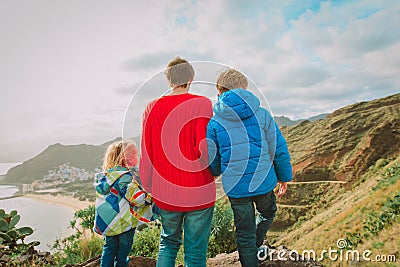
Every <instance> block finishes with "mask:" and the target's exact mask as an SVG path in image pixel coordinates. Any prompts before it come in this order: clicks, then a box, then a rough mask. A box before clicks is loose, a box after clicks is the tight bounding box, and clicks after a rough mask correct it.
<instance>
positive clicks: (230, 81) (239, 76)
mask: <svg viewBox="0 0 400 267" xmlns="http://www.w3.org/2000/svg"><path fill="white" fill-rule="evenodd" d="M247 85H248V83H247V78H246V76H244V74H243V73H241V72H240V71H238V70H235V69H227V70H225V71H223V72H221V73H220V74H219V75H218V77H217V84H216V86H217V89H218V91H219V92H220V93H223V92H226V91H229V90H231V89H234V88H242V89H247Z"/></svg>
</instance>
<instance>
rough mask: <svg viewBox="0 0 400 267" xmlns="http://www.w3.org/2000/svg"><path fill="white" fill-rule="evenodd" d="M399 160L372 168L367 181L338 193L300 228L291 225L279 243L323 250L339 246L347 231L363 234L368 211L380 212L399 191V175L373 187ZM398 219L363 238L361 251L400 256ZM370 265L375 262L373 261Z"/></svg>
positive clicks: (328, 262)
mask: <svg viewBox="0 0 400 267" xmlns="http://www.w3.org/2000/svg"><path fill="white" fill-rule="evenodd" d="M396 162H397V163H400V157H398V158H397V159H396V160H394V161H392V162H391V163H390V164H388V165H387V166H385V167H384V168H383V169H380V170H379V171H376V170H371V171H370V172H369V173H367V174H366V175H365V176H364V178H365V181H364V182H361V183H360V184H359V185H358V186H356V187H354V188H353V189H352V190H349V191H346V192H344V193H343V194H338V197H337V199H334V200H332V204H331V205H330V207H328V208H325V209H322V210H321V212H320V213H318V214H317V215H316V216H314V217H313V218H312V219H311V220H308V221H305V222H304V223H303V224H302V225H301V226H300V227H298V228H297V229H294V230H293V229H292V230H291V231H288V233H286V234H284V235H282V234H281V235H280V237H281V238H280V239H279V240H278V242H277V243H280V244H284V245H285V246H288V247H290V248H291V249H295V250H298V251H302V250H305V249H314V250H315V251H317V252H320V251H321V250H323V249H329V247H332V249H337V247H336V242H337V240H338V239H339V238H346V237H347V236H346V233H348V232H349V233H351V234H352V235H350V237H352V236H354V234H357V233H360V235H361V236H363V235H364V234H365V233H366V230H365V229H364V223H365V222H366V221H367V220H368V215H367V214H368V213H371V212H372V211H377V212H378V213H379V212H380V211H381V209H382V205H383V203H385V202H386V200H387V197H391V198H393V197H394V196H395V195H396V194H397V195H399V189H400V179H397V182H396V183H394V184H391V185H385V186H383V187H382V188H380V189H377V190H375V191H374V190H373V187H375V186H377V185H378V182H379V180H381V179H382V172H383V171H384V170H385V169H387V168H388V167H390V166H393V165H394V164H395V163H396ZM399 223H400V220H399V217H397V221H395V222H394V223H393V224H392V225H387V226H385V228H384V229H383V230H382V231H380V232H379V233H378V235H376V236H373V237H370V238H362V242H361V243H360V244H359V245H358V247H357V249H358V250H359V251H362V250H364V249H369V250H371V251H372V252H373V253H374V255H376V254H388V255H389V254H396V255H397V258H399V256H400V255H399V250H400V241H399V240H400V230H399ZM294 228H295V227H294ZM350 240H352V238H350ZM374 247H375V248H374ZM398 261H399V259H398ZM325 263H326V264H327V265H328V266H331V265H332V266H334V265H338V264H339V263H338V262H336V263H332V262H330V261H326V262H325ZM341 264H343V263H341ZM369 266H372V265H371V263H370V265H369ZM389 266H390V265H389Z"/></svg>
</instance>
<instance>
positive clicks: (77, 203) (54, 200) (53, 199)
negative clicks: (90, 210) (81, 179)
mask: <svg viewBox="0 0 400 267" xmlns="http://www.w3.org/2000/svg"><path fill="white" fill-rule="evenodd" d="M20 197H26V198H30V199H34V200H38V201H41V202H44V203H47V204H53V205H59V206H64V207H68V208H71V209H73V210H74V211H77V210H81V209H84V208H87V207H88V206H89V205H94V202H90V201H81V200H79V199H76V198H74V197H72V196H53V195H50V194H43V195H42V194H40V195H39V194H23V195H21V196H20Z"/></svg>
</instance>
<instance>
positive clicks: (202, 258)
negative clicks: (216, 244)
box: [157, 207, 214, 267]
mask: <svg viewBox="0 0 400 267" xmlns="http://www.w3.org/2000/svg"><path fill="white" fill-rule="evenodd" d="M213 213H214V207H211V208H207V209H202V210H194V211H188V212H172V211H167V210H163V209H160V216H161V223H162V231H161V236H160V247H159V251H158V259H157V267H175V261H176V255H177V253H178V251H179V248H180V246H181V244H182V232H184V253H185V267H193V266H196V267H205V266H206V256H207V248H208V241H209V239H210V231H211V220H212V217H213Z"/></svg>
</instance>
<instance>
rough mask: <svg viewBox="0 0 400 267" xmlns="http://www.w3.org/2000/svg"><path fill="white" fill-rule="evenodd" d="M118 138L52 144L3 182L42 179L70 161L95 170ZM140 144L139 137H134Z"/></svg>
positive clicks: (14, 169) (9, 173)
mask: <svg viewBox="0 0 400 267" xmlns="http://www.w3.org/2000/svg"><path fill="white" fill-rule="evenodd" d="M119 139H120V138H116V139H114V140H112V141H109V142H106V143H104V144H102V145H99V146H95V145H86V144H80V145H62V144H55V145H50V146H49V147H48V148H47V149H45V150H44V151H43V152H41V153H40V154H39V155H37V156H35V157H33V158H32V159H29V160H27V161H25V162H23V163H22V164H21V165H18V166H15V167H13V168H11V169H10V170H9V171H8V172H7V175H6V176H5V178H4V180H3V181H2V182H3V183H31V182H32V181H35V180H40V179H42V178H43V177H44V176H45V175H46V174H48V172H49V170H51V169H53V168H55V167H57V166H59V165H60V164H64V163H70V165H71V166H74V167H77V168H82V169H86V170H88V171H93V170H94V169H95V168H97V167H100V166H101V162H102V160H103V155H104V152H105V150H106V148H107V146H108V145H109V144H111V143H112V142H114V141H116V140H119ZM133 139H134V140H135V142H136V143H137V144H138V140H139V137H135V138H133Z"/></svg>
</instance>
